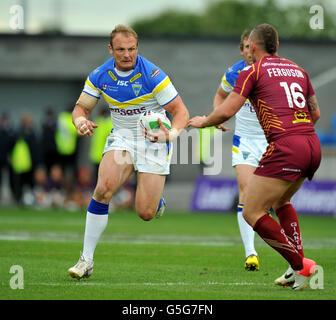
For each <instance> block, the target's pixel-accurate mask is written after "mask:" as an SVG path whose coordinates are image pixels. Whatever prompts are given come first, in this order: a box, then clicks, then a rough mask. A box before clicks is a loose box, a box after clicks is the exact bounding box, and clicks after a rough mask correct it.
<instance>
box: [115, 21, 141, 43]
mask: <svg viewBox="0 0 336 320" xmlns="http://www.w3.org/2000/svg"><path fill="white" fill-rule="evenodd" d="M118 33H122V34H123V35H124V36H126V37H134V38H135V39H136V41H137V45H138V35H137V33H136V32H135V31H134V30H133V29H132V28H130V27H127V26H125V25H123V24H118V25H117V26H116V27H115V28H114V29H113V30H112V32H111V35H110V45H111V47H113V39H114V38H115V36H116V35H117V34H118Z"/></svg>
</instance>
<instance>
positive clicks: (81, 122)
mask: <svg viewBox="0 0 336 320" xmlns="http://www.w3.org/2000/svg"><path fill="white" fill-rule="evenodd" d="M97 102H98V99H97V98H95V97H92V96H90V95H89V94H87V93H85V92H82V93H81V95H80V96H79V99H78V101H77V102H76V105H75V108H74V110H73V111H72V122H73V124H74V125H75V127H76V129H77V133H78V134H79V135H80V136H87V137H90V136H92V134H93V132H94V129H95V128H97V127H98V125H96V124H95V123H93V122H92V121H90V120H88V119H89V116H90V114H91V111H92V110H93V109H94V107H95V106H96V104H97Z"/></svg>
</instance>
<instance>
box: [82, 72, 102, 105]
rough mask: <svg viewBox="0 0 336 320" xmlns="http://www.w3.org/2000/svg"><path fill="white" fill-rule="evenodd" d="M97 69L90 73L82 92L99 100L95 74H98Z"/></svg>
mask: <svg viewBox="0 0 336 320" xmlns="http://www.w3.org/2000/svg"><path fill="white" fill-rule="evenodd" d="M98 71H99V70H98V69H96V70H94V71H93V72H91V73H90V75H89V76H88V77H87V79H86V81H85V84H84V89H83V92H85V93H87V94H89V95H91V96H93V97H95V98H97V99H99V98H100V94H101V92H100V90H99V89H98V85H97V83H96V82H97V74H98Z"/></svg>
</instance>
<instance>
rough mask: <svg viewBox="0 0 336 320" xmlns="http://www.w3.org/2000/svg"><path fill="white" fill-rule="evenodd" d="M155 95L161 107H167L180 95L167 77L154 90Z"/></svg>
mask: <svg viewBox="0 0 336 320" xmlns="http://www.w3.org/2000/svg"><path fill="white" fill-rule="evenodd" d="M153 95H154V97H155V99H156V101H157V102H158V103H159V105H160V106H165V105H166V104H168V103H169V102H170V101H172V100H174V99H175V98H176V96H177V95H178V93H177V90H176V89H175V87H174V85H173V84H172V82H171V81H170V79H169V77H168V76H166V77H165V78H164V79H163V80H162V81H161V82H160V83H159V84H157V85H156V87H155V88H154V90H153Z"/></svg>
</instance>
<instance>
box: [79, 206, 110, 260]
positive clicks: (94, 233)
mask: <svg viewBox="0 0 336 320" xmlns="http://www.w3.org/2000/svg"><path fill="white" fill-rule="evenodd" d="M107 221H108V214H93V213H91V212H89V211H88V212H87V214H86V225H85V234H84V247H83V256H84V259H85V260H87V261H88V260H90V261H93V254H94V251H95V249H96V246H97V243H98V241H99V239H100V236H101V235H102V233H103V232H104V230H105V228H106V225H107Z"/></svg>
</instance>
